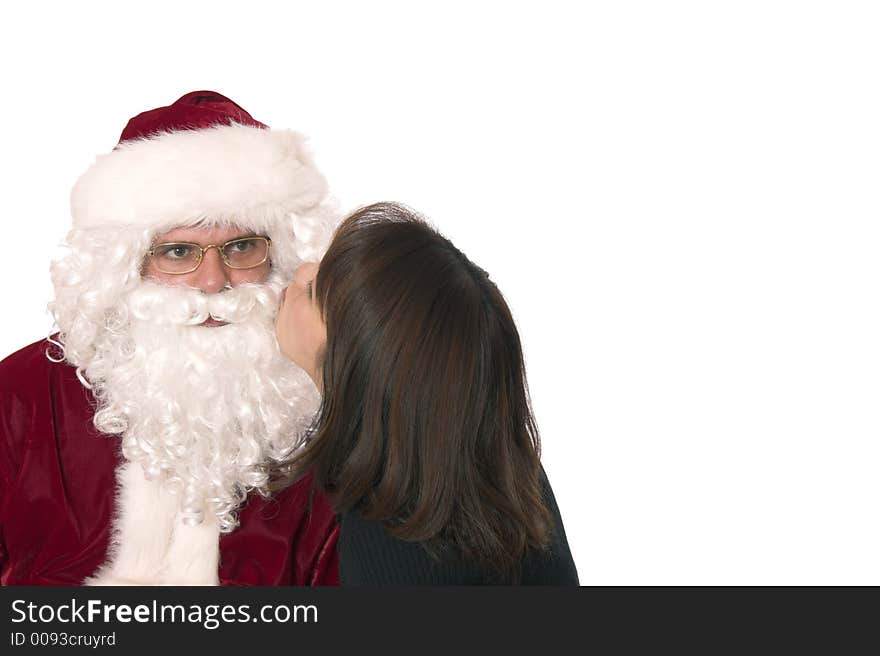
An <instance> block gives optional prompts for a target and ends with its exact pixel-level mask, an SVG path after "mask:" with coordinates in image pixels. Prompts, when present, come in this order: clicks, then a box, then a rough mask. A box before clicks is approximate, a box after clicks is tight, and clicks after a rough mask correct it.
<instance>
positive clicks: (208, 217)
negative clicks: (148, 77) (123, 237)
mask: <svg viewBox="0 0 880 656" xmlns="http://www.w3.org/2000/svg"><path fill="white" fill-rule="evenodd" d="M326 195H327V184H326V181H325V179H324V177H323V176H322V175H321V174H320V172H319V171H318V170H317V168H316V167H315V165H314V162H313V160H312V158H311V155H310V154H309V153H308V151H307V150H306V148H305V146H304V139H303V137H302V136H301V135H299V134H297V133H295V132H292V131H289V130H270V129H269V128H268V127H267V126H266V125H264V124H263V123H261V122H259V121H257V120H255V119H254V118H253V117H252V116H251V115H250V114H249V113H248V112H247V111H245V110H244V109H243V108H242V107H240V106H239V105H237V104H236V103H235V102H233V101H232V100H230V99H229V98H226V97H225V96H222V95H220V94H219V93H216V92H214V91H193V92H191V93H188V94H186V95H184V96H183V97H181V98H180V99H178V100H177V101H175V102H174V103H172V104H171V105H168V106H167V107H159V108H157V109H152V110H149V111H146V112H143V113H141V114H138V115H137V116H135V117H134V118H132V119H131V120H130V121H129V122H128V125H126V127H125V129H124V130H123V131H122V135H121V137H120V140H119V144H118V145H117V146H116V148H114V149H113V151H112V152H110V153H108V154H106V155H101V156H99V157H98V158H97V160H96V161H95V163H94V164H93V165H92V166H91V167H90V168H89V170H88V171H86V173H85V174H84V175H83V176H82V177H81V178H80V179H79V181H78V182H77V183H76V185H75V186H74V188H73V192H72V194H71V211H72V215H73V227H74V228H98V227H123V226H125V227H140V228H150V229H153V230H154V231H155V232H160V231H164V230H168V229H171V228H173V227H176V226H182V225H193V224H196V223H205V222H208V223H216V222H234V223H237V224H239V225H244V226H247V227H249V228H252V229H254V230H259V231H263V232H265V233H267V234H268V233H269V232H271V231H272V228H273V226H274V227H275V228H277V226H278V221H279V219H284V218H286V217H288V216H289V215H290V214H291V213H294V214H305V213H308V212H310V211H311V210H313V209H314V208H316V207H317V206H318V205H319V204H320V203H321V202H322V201H323V200H324V199H325V198H326Z"/></svg>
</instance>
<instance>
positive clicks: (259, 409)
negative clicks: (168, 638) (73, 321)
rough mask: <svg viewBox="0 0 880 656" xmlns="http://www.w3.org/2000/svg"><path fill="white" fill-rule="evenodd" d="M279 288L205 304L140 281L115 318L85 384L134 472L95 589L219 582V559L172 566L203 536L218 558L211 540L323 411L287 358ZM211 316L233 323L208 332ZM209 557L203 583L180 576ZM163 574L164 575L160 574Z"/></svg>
mask: <svg viewBox="0 0 880 656" xmlns="http://www.w3.org/2000/svg"><path fill="white" fill-rule="evenodd" d="M282 286H283V285H282V284H281V282H280V281H279V280H277V279H273V278H270V280H269V281H268V282H267V283H266V284H262V285H240V286H239V287H236V288H235V289H231V290H227V291H224V292H221V293H219V294H210V295H206V294H203V293H201V292H199V291H198V290H193V289H190V288H185V287H166V286H162V285H159V284H156V283H153V282H149V281H143V282H142V283H141V284H140V285H139V286H138V288H136V289H135V290H134V291H133V292H131V293H130V294H129V295H128V297H127V298H126V299H125V301H124V303H123V304H121V305H120V306H118V309H117V311H116V312H115V313H114V315H113V317H112V318H111V319H110V320H108V322H107V332H106V333H105V334H104V338H103V339H102V340H101V341H100V343H99V345H98V347H97V354H96V357H95V359H93V360H92V362H91V363H90V365H89V367H88V369H87V370H86V371H85V375H86V377H87V378H88V380H89V381H91V384H92V385H93V389H94V392H95V396H96V398H97V399H98V403H99V405H98V410H97V412H96V413H95V425H96V426H97V427H98V428H99V429H100V430H102V431H104V432H107V433H121V434H122V452H123V455H124V456H125V458H126V460H128V461H129V463H130V464H127V465H126V466H125V467H123V468H122V471H121V472H120V473H119V481H120V487H121V490H120V495H119V504H118V505H119V506H120V508H119V509H118V510H117V518H116V522H115V526H114V539H113V546H112V552H113V556H114V557H113V559H112V560H113V561H114V562H113V563H110V564H108V565H107V566H106V567H105V568H104V571H103V574H102V575H99V577H98V578H96V579H93V580H92V583H107V582H110V583H120V582H126V581H129V582H130V581H136V582H139V583H143V582H144V581H143V580H142V579H143V577H144V576H147V577H148V578H150V577H151V576H152V577H156V576H158V577H159V579H160V580H162V581H169V582H171V583H175V584H180V583H192V582H195V583H199V582H202V583H207V584H211V583H213V582H215V581H214V579H216V553H215V557H214V558H213V561H212V560H211V559H210V558H208V559H206V557H205V556H206V555H205V554H203V553H201V551H203V549H201V548H199V549H196V550H195V552H193V553H192V554H190V556H186V558H189V559H190V561H191V562H186V563H181V562H170V559H172V558H179V557H180V554H181V553H182V552H186V551H187V549H188V547H187V548H181V546H180V544H177V543H178V542H180V541H181V540H189V541H192V540H193V536H196V535H198V536H199V537H198V538H197V540H198V541H199V542H200V543H203V544H211V543H212V540H213V544H214V551H215V552H216V540H215V539H214V538H213V537H212V536H216V537H219V532H228V531H231V530H233V529H234V528H235V527H236V526H237V516H236V511H237V510H238V508H239V506H240V505H241V503H242V502H243V501H244V499H245V498H246V497H247V495H248V493H249V492H250V491H251V490H254V489H256V490H260V491H261V492H265V491H266V486H267V483H268V471H267V465H270V464H272V463H273V462H277V461H278V460H282V459H284V458H285V457H287V456H288V455H289V454H290V453H291V451H292V450H293V449H294V448H295V447H296V446H297V444H298V442H299V439H300V437H301V435H302V433H303V430H304V429H305V428H306V426H307V425H308V422H309V421H310V419H311V417H312V415H313V414H314V411H315V410H316V408H317V405H318V394H317V390H316V389H315V387H314V385H313V384H312V383H311V381H310V379H309V378H308V377H307V375H306V374H305V373H304V372H303V371H302V370H301V369H299V368H298V367H296V366H295V365H293V364H292V363H290V362H289V361H288V360H287V359H286V358H285V357H284V356H283V355H282V354H281V353H280V351H279V349H278V345H277V342H276V339H275V334H274V327H273V320H274V317H275V313H276V309H277V306H278V298H279V294H280V290H281V288H282ZM209 316H213V317H214V318H215V319H219V320H223V321H228V322H229V324H228V325H226V326H221V327H206V326H202V325H200V324H202V323H203V322H204V321H205V320H206V319H207V318H208V317H209ZM141 472H142V473H141ZM135 488H137V489H135ZM126 506H134V507H126ZM148 506H149V507H148ZM159 507H161V508H164V509H165V510H161V512H160V511H159V510H157V508H159ZM132 513H134V514H132ZM157 513H158V515H157ZM169 515H173V517H169ZM147 524H152V526H149V525H147ZM182 525H183V526H182ZM206 531H207V537H206V536H205V532H206ZM157 532H158V533H159V535H158V536H157V535H156V533H157ZM163 533H164V534H167V535H165V537H162V534H163ZM181 536H188V537H181ZM157 538H158V542H159V543H158V545H156V544H152V546H149V545H146V544H145V543H146V542H150V543H156V541H157ZM128 543H132V544H128ZM137 543H140V546H138V544H137ZM144 550H145V551H144ZM159 552H162V553H161V554H159ZM171 554H176V556H172V555H171ZM200 559H201V560H203V561H205V562H204V565H203V566H200V567H202V568H203V569H204V571H203V572H202V573H201V574H198V573H197V574H195V575H190V574H186V575H179V572H181V571H182V570H187V568H189V569H192V567H193V563H197V562H198V561H199V560H200ZM156 568H160V569H163V571H164V573H163V574H161V575H159V574H158V573H155V572H154V573H153V574H152V575H151V574H150V570H151V569H153V570H155V569H156ZM205 568H206V569H205ZM175 571H176V572H178V574H174V573H173V572H175ZM169 572H171V573H169ZM102 576H103V580H101V579H102ZM206 577H208V579H210V580H204V579H206ZM181 579H182V580H181Z"/></svg>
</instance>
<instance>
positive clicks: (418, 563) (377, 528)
mask: <svg viewBox="0 0 880 656" xmlns="http://www.w3.org/2000/svg"><path fill="white" fill-rule="evenodd" d="M544 494H545V500H546V502H547V505H548V507H549V509H550V511H551V513H552V515H553V520H554V531H553V537H552V541H551V544H550V546H549V548H548V549H547V550H546V551H532V552H529V553H528V554H527V556H526V557H525V558H524V560H523V563H522V573H521V581H520V582H521V583H522V584H523V585H578V574H577V569H576V568H575V564H574V560H573V559H572V557H571V551H570V550H569V548H568V540H566V537H565V528H564V527H563V525H562V517H561V516H560V514H559V508H558V507H557V505H556V499H555V498H554V496H553V490H552V489H551V488H550V483H549V482H548V481H547V480H546V478H545V479H544ZM339 525H340V532H339V577H340V582H341V584H342V585H498V584H504V583H506V581H501V580H499V579H498V578H497V576H493V574H492V573H491V572H488V571H485V570H483V569H480V568H479V567H477V566H475V565H474V564H472V563H468V562H465V561H463V560H461V559H458V558H454V557H449V556H447V557H444V558H442V559H441V560H440V561H439V562H438V561H436V560H434V559H432V557H431V556H430V555H429V554H428V552H427V551H426V550H425V548H424V547H423V546H422V544H421V543H418V542H404V541H403V540H398V539H397V538H394V537H392V536H390V535H389V534H388V532H387V531H386V530H385V528H384V527H383V526H382V523H381V522H377V521H367V520H365V519H363V518H362V517H361V516H360V515H359V514H358V513H357V512H346V513H343V514H341V515H340V516H339Z"/></svg>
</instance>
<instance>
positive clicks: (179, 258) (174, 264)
mask: <svg viewBox="0 0 880 656" xmlns="http://www.w3.org/2000/svg"><path fill="white" fill-rule="evenodd" d="M200 254H201V252H200V250H199V247H198V246H196V245H195V244H159V245H158V246H156V247H154V248H153V262H155V264H156V267H157V268H158V269H159V271H162V272H164V273H186V272H187V271H192V270H193V269H195V268H196V267H197V266H198V264H199V255H200Z"/></svg>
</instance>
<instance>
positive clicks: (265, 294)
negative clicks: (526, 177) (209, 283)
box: [126, 279, 281, 326]
mask: <svg viewBox="0 0 880 656" xmlns="http://www.w3.org/2000/svg"><path fill="white" fill-rule="evenodd" d="M280 290H281V284H280V283H279V282H278V281H277V280H272V279H270V280H268V281H267V282H265V283H260V284H255V283H245V284H241V285H239V286H237V287H234V288H232V289H226V290H224V291H222V292H219V293H216V294H206V293H204V292H202V291H201V290H199V289H194V288H192V287H183V286H179V287H178V286H168V285H161V284H159V283H156V282H153V281H149V280H143V281H141V284H140V285H139V286H138V288H137V289H135V290H133V291H132V292H131V293H130V294H129V296H128V299H127V302H126V307H127V308H128V312H129V313H130V316H131V317H133V318H135V319H140V320H143V321H150V322H152V323H156V324H173V325H178V326H197V325H199V324H202V323H204V322H205V321H207V320H208V319H209V318H211V317H213V318H214V319H216V320H218V321H225V322H227V323H241V322H243V321H247V320H248V319H253V316H254V313H255V312H257V313H260V314H266V315H269V316H271V315H273V314H274V312H275V311H276V309H277V307H278V299H279V296H280Z"/></svg>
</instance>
